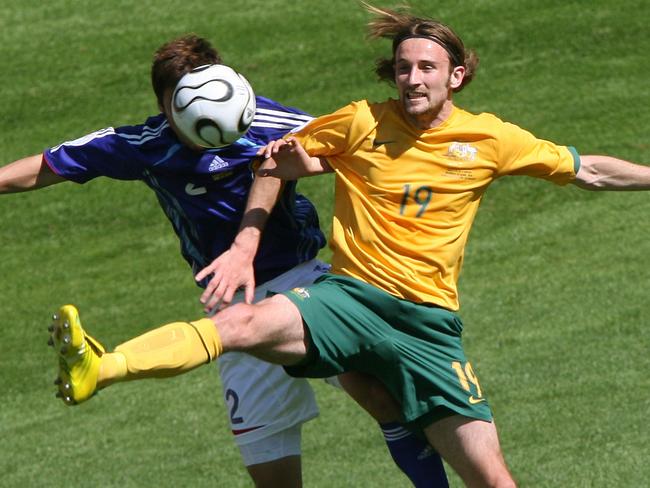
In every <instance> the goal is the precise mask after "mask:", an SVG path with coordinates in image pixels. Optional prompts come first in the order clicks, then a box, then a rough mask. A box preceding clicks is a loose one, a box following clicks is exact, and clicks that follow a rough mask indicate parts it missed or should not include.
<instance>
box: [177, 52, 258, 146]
mask: <svg viewBox="0 0 650 488" xmlns="http://www.w3.org/2000/svg"><path fill="white" fill-rule="evenodd" d="M255 107H256V104H255V94H254V93H253V89H252V88H251V86H250V84H249V83H248V81H246V78H244V77H243V76H242V75H240V74H239V73H237V72H236V71H235V70H233V69H232V68H230V67H228V66H225V65H223V64H212V65H205V66H199V67H198V68H195V69H193V70H192V71H190V72H189V73H187V74H185V75H184V76H183V77H182V78H181V79H180V81H179V82H178V85H176V88H175V89H174V93H173V94H172V101H171V112H172V118H173V120H174V124H175V125H176V127H177V129H178V130H179V131H180V132H181V133H182V135H183V136H185V137H186V138H187V139H189V140H190V141H191V142H192V143H194V144H197V145H198V146H201V147H205V148H213V147H223V146H227V145H228V144H232V143H233V142H235V141H236V140H237V139H239V138H240V137H241V136H242V135H244V133H246V131H247V130H248V128H249V127H250V125H251V123H252V122H253V117H254V115H255Z"/></svg>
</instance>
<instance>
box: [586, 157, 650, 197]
mask: <svg viewBox="0 0 650 488" xmlns="http://www.w3.org/2000/svg"><path fill="white" fill-rule="evenodd" d="M574 184H575V185H576V186H579V187H580V188H584V189H585V190H619V191H625V190H650V166H643V165H640V164H634V163H630V162H629V161H624V160H622V159H617V158H613V157H610V156H594V155H588V156H580V169H579V170H578V173H577V174H576V179H575V181H574Z"/></svg>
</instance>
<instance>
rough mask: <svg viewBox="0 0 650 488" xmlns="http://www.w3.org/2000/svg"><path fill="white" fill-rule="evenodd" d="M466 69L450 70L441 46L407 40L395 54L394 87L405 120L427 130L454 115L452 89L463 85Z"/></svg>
mask: <svg viewBox="0 0 650 488" xmlns="http://www.w3.org/2000/svg"><path fill="white" fill-rule="evenodd" d="M464 75H465V68H464V67H462V66H456V67H454V68H453V69H450V61H449V55H448V54H447V51H445V49H444V48H443V47H441V46H440V45H439V44H437V43H435V42H433V41H431V40H429V39H423V38H412V39H406V40H405V41H403V42H402V43H400V44H399V46H398V47H397V50H396V51H395V84H396V86H397V91H398V93H399V100H400V103H401V105H402V108H403V110H404V113H405V114H406V117H407V118H408V119H409V120H410V121H411V122H412V123H413V124H414V125H415V126H417V127H419V128H421V129H428V128H430V127H435V126H436V125H438V124H440V122H442V121H443V120H445V119H446V118H447V117H448V116H449V113H450V112H451V108H452V103H451V95H452V89H453V88H457V87H459V86H460V84H461V83H462V81H463V76H464Z"/></svg>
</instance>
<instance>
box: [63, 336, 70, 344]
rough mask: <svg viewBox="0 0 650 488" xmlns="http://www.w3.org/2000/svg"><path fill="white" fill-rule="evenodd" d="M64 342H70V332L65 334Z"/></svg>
mask: <svg viewBox="0 0 650 488" xmlns="http://www.w3.org/2000/svg"><path fill="white" fill-rule="evenodd" d="M63 342H64V343H65V344H70V334H66V335H64V336H63Z"/></svg>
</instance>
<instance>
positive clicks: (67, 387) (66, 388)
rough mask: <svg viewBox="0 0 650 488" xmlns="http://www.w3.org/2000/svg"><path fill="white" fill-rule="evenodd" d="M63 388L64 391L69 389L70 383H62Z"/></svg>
mask: <svg viewBox="0 0 650 488" xmlns="http://www.w3.org/2000/svg"><path fill="white" fill-rule="evenodd" d="M63 389H64V390H66V391H67V390H70V389H71V386H70V383H66V384H65V385H63Z"/></svg>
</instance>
